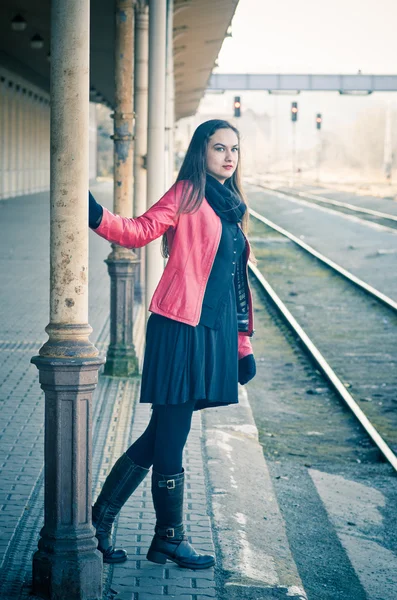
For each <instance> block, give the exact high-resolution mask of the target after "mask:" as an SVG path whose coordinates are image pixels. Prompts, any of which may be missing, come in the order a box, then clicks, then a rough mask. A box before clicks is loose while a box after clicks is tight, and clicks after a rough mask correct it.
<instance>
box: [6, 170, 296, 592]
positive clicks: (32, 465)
mask: <svg viewBox="0 0 397 600" xmlns="http://www.w3.org/2000/svg"><path fill="white" fill-rule="evenodd" d="M91 189H92V190H93V191H94V193H95V196H96V197H97V199H98V201H99V202H101V203H102V204H104V205H105V206H108V207H109V208H110V207H111V196H112V183H111V182H106V183H96V184H94V185H93V186H92V188H91ZM0 224H1V225H0V231H1V236H0V277H1V282H2V285H1V319H0V352H1V360H0V415H1V425H0V598H1V600H25V599H28V598H30V599H32V598H34V597H33V596H32V595H31V593H30V592H31V564H32V554H33V552H34V551H35V550H36V548H37V541H38V538H39V532H40V529H41V527H42V524H43V483H44V481H43V433H44V430H43V428H44V425H43V423H44V419H43V414H44V394H43V392H42V391H41V389H40V386H39V381H38V371H37V369H36V367H35V366H33V365H32V364H30V359H31V357H32V356H34V355H35V354H36V353H37V352H38V350H39V348H40V346H41V345H42V343H43V342H44V341H45V340H46V334H45V332H44V328H45V326H46V325H47V323H48V315H49V231H50V230H49V196H48V194H47V193H40V194H35V195H31V196H23V197H20V198H13V199H10V200H3V201H0ZM89 235H90V267H89V286H90V287H89V290H90V293H89V322H90V324H91V326H92V327H93V334H92V336H91V339H92V341H93V342H94V343H95V344H96V346H97V347H98V349H99V350H100V351H101V353H102V354H105V353H106V348H107V345H108V329H109V322H108V315H109V287H110V286H109V285H108V282H109V278H108V274H107V269H106V265H105V264H104V262H103V261H104V259H105V258H106V256H107V255H108V253H109V245H108V244H107V243H106V242H105V241H104V240H102V239H101V238H99V237H98V236H96V235H95V234H94V233H93V232H90V234H89ZM134 317H135V325H134V327H135V343H136V350H137V353H138V355H139V356H140V358H141V359H142V353H143V344H144V324H145V319H146V315H145V314H144V309H143V308H142V307H140V306H137V307H136V309H135V315H134ZM139 384H140V379H139V377H136V378H129V379H123V378H112V377H105V376H104V375H103V374H101V375H100V378H99V384H98V387H97V389H96V392H95V396H94V401H93V411H94V415H93V496H94V498H95V497H96V495H97V493H98V491H99V489H100V487H101V484H102V482H103V481H104V479H105V478H106V475H107V473H108V472H109V470H110V468H111V467H112V465H113V463H114V462H115V461H116V460H117V458H118V457H119V456H120V455H121V454H122V453H123V452H124V451H125V450H126V449H127V448H128V446H129V445H130V443H131V442H132V441H133V440H134V439H136V438H137V437H138V436H139V435H140V433H141V431H142V430H143V429H144V428H145V426H146V424H147V421H148V419H149V412H150V408H149V407H148V406H147V405H139V402H138V399H139ZM240 392H241V394H240V400H241V401H240V404H239V405H238V406H234V407H223V408H211V409H207V410H206V411H201V412H200V413H196V414H195V415H194V420H193V426H192V431H191V434H190V437H189V441H188V444H187V447H186V452H185V459H184V465H185V469H186V476H187V486H186V488H187V489H186V501H185V506H186V526H187V532H188V535H189V537H190V539H191V541H192V543H193V544H194V545H195V547H196V548H197V549H198V550H199V551H205V552H212V553H215V555H216V559H217V564H216V567H215V568H214V569H209V570H205V571H201V572H199V571H196V572H195V571H190V570H185V569H180V568H179V567H177V566H176V565H175V564H173V563H170V562H168V563H167V564H166V565H165V566H160V565H155V564H152V563H149V562H148V561H147V560H146V551H147V548H148V545H149V543H150V540H151V537H152V532H153V528H154V511H153V506H152V500H151V493H150V478H149V477H148V478H147V479H146V480H145V482H144V483H143V484H142V485H141V487H140V488H138V490H137V491H136V492H135V494H134V495H133V496H132V497H131V499H130V500H129V501H128V503H127V504H126V506H125V507H124V508H123V510H122V511H121V514H120V517H119V519H118V521H117V522H116V526H115V535H116V543H117V545H119V546H123V547H125V548H126V549H127V551H128V554H129V560H128V561H127V562H125V563H123V564H121V565H114V566H109V565H105V566H104V570H103V590H104V594H103V598H104V599H112V600H113V599H116V600H148V599H150V600H156V599H159V598H163V597H168V598H177V599H179V600H204V599H206V598H217V599H219V600H223V599H226V598H227V599H233V598H237V597H238V598H245V599H247V600H254V599H259V598H260V599H262V598H299V599H301V600H303V599H307V595H306V593H305V591H304V588H303V585H302V581H301V579H300V576H299V574H298V570H297V568H296V565H295V561H294V558H293V556H292V553H291V550H290V547H289V544H288V539H287V534H286V526H285V521H284V518H283V516H282V515H281V512H280V509H279V506H278V503H277V499H276V495H275V493H274V489H273V484H272V480H271V477H270V474H269V469H268V467H267V464H266V462H265V459H264V456H263V451H262V447H261V445H260V444H259V442H258V430H257V428H256V425H255V422H254V419H253V417H252V413H251V408H250V404H249V401H248V396H247V391H246V389H245V388H241V390H240ZM248 394H249V389H248Z"/></svg>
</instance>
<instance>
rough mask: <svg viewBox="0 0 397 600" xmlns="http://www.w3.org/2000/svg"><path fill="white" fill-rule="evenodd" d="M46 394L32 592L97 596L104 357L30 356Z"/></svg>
mask: <svg viewBox="0 0 397 600" xmlns="http://www.w3.org/2000/svg"><path fill="white" fill-rule="evenodd" d="M31 362H32V363H33V364H35V365H36V366H37V368H38V369H39V378H40V384H41V387H42V389H43V390H44V393H45V452H44V458H45V463H44V466H45V468H44V472H45V485H44V506H45V513H44V527H43V528H42V530H41V532H40V540H39V543H38V551H37V552H36V553H35V554H34V557H33V593H34V594H36V596H39V597H40V598H46V599H48V600H71V599H72V598H73V600H100V599H101V598H102V555H101V554H100V553H99V552H98V550H97V549H96V548H97V541H96V539H95V532H94V529H93V527H92V524H91V510H92V509H91V486H92V482H91V470H92V467H91V465H92V462H91V429H92V416H91V410H92V394H93V391H94V389H95V386H96V383H97V381H98V369H99V367H100V365H101V364H103V362H104V361H103V359H102V358H99V357H96V358H77V357H76V358H63V359H61V358H57V357H44V356H34V357H33V358H32V359H31Z"/></svg>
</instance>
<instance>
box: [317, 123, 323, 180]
mask: <svg viewBox="0 0 397 600" xmlns="http://www.w3.org/2000/svg"><path fill="white" fill-rule="evenodd" d="M322 122H323V117H322V115H321V113H317V115H316V129H317V156H316V182H317V183H318V182H319V181H320V165H321V152H322V136H321V125H322Z"/></svg>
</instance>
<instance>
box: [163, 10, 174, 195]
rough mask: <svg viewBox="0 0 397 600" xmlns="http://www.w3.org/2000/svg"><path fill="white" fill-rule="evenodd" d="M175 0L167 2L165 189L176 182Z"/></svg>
mask: <svg viewBox="0 0 397 600" xmlns="http://www.w3.org/2000/svg"><path fill="white" fill-rule="evenodd" d="M173 31H174V0H167V68H166V123H165V145H166V153H165V154H166V163H165V184H166V185H165V187H166V188H167V189H168V188H169V187H171V185H172V184H173V182H174V163H175V160H174V121H175V98H174V96H175V90H174V33H173Z"/></svg>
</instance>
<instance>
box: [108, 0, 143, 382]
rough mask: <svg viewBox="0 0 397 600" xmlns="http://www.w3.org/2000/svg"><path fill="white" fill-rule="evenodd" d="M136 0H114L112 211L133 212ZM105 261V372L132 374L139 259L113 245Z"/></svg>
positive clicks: (136, 368)
mask: <svg viewBox="0 0 397 600" xmlns="http://www.w3.org/2000/svg"><path fill="white" fill-rule="evenodd" d="M134 6H135V0H116V24H115V25H116V35H115V65H114V67H115V110H114V115H113V118H114V135H113V140H114V212H115V213H116V214H119V215H122V216H124V217H131V216H132V192H133V152H132V149H133V148H132V143H133V124H134V114H133V110H132V108H133V98H132V91H133V48H134ZM112 248H113V250H112V252H111V254H110V255H109V257H108V258H107V260H106V263H107V265H108V271H109V275H110V282H111V284H110V285H111V293H110V345H109V348H108V352H107V357H106V365H105V373H106V375H113V376H117V377H128V376H129V375H137V374H138V373H139V364H138V359H137V356H136V354H135V348H134V344H133V339H132V333H133V306H134V271H135V269H136V267H137V264H138V258H137V256H136V254H135V253H134V252H132V251H131V250H129V249H127V248H122V247H120V246H115V245H112Z"/></svg>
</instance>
